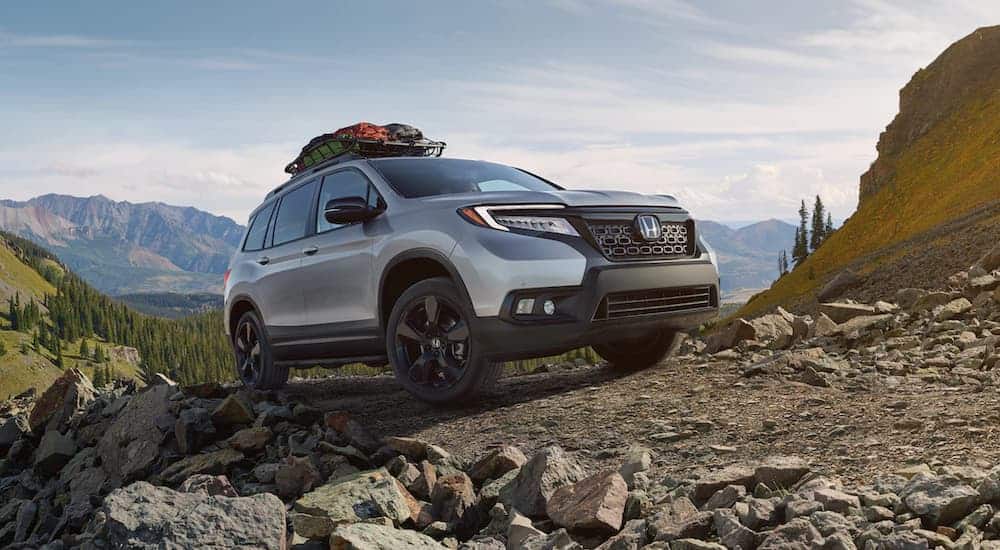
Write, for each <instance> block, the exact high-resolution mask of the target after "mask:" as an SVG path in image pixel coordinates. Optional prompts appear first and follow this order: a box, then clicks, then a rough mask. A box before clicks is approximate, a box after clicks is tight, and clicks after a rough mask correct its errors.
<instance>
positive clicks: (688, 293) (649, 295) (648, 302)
mask: <svg viewBox="0 0 1000 550" xmlns="http://www.w3.org/2000/svg"><path fill="white" fill-rule="evenodd" d="M718 302H719V299H718V294H717V291H716V289H715V287H714V286H695V287H686V288H658V289H654V290H636V291H629V292H614V293H611V294H608V295H607V296H605V297H604V299H603V300H601V304H600V305H599V306H598V307H597V312H596V313H594V320H596V321H602V320H608V319H626V318H629V317H642V316H644V315H659V314H663V313H679V312H684V311H691V310H696V309H702V308H707V307H714V306H715V305H716V304H718Z"/></svg>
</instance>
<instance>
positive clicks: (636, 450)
mask: <svg viewBox="0 0 1000 550" xmlns="http://www.w3.org/2000/svg"><path fill="white" fill-rule="evenodd" d="M652 465H653V455H652V453H651V452H650V450H649V449H647V448H646V447H643V446H642V445H633V446H631V447H629V449H628V451H627V452H626V453H625V461H624V462H623V463H622V465H621V468H619V469H618V473H620V474H621V475H622V478H623V479H624V480H625V484H626V485H628V488H629V489H635V488H636V486H635V474H637V473H640V472H646V471H649V468H650V466H652Z"/></svg>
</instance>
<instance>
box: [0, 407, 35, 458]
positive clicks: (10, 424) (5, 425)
mask: <svg viewBox="0 0 1000 550" xmlns="http://www.w3.org/2000/svg"><path fill="white" fill-rule="evenodd" d="M30 432H31V428H30V427H29V426H28V419H27V418H25V417H23V416H12V417H10V418H8V419H7V420H5V421H3V422H0V451H3V450H6V449H7V448H8V447H10V446H11V445H13V444H14V442H15V441H17V440H18V439H19V438H20V437H21V436H22V435H24V434H27V433H30ZM0 454H2V453H0Z"/></svg>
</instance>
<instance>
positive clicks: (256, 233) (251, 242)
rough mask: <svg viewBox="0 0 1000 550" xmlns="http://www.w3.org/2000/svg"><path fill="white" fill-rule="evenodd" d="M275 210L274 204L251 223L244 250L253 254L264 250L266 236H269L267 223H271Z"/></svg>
mask: <svg viewBox="0 0 1000 550" xmlns="http://www.w3.org/2000/svg"><path fill="white" fill-rule="evenodd" d="M273 210H274V203H273V202H272V203H271V204H269V205H267V206H265V207H264V208H263V209H262V210H261V211H260V212H257V215H256V216H254V217H253V220H251V221H250V229H249V230H248V231H247V240H246V242H245V243H244V244H243V250H245V251H247V252H252V251H254V250H260V249H262V248H264V236H265V235H267V222H269V221H271V212H272V211H273Z"/></svg>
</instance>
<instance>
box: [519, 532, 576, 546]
mask: <svg viewBox="0 0 1000 550" xmlns="http://www.w3.org/2000/svg"><path fill="white" fill-rule="evenodd" d="M517 548H518V549H519V550H583V546H581V545H580V544H578V543H577V542H576V541H574V540H573V539H572V538H570V536H569V533H567V532H566V530H565V529H559V530H558V531H553V532H551V533H549V534H547V535H544V534H543V535H537V536H534V537H531V538H528V539H526V540H524V541H523V542H521V545H520V546H518V547H517Z"/></svg>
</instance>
